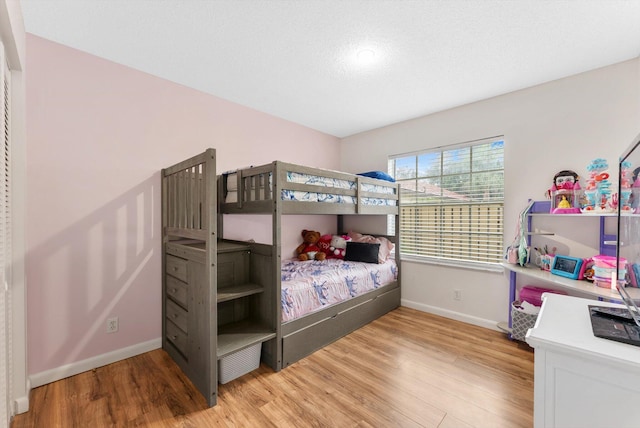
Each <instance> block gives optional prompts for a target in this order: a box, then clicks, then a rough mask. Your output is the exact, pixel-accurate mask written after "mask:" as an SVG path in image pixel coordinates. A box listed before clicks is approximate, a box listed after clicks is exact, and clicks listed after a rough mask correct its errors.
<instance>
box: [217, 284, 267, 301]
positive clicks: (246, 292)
mask: <svg viewBox="0 0 640 428" xmlns="http://www.w3.org/2000/svg"><path fill="white" fill-rule="evenodd" d="M263 291H264V288H263V287H262V286H261V285H256V284H242V285H234V286H231V287H224V288H220V289H218V303H221V302H226V301H228V300H233V299H239V298H240V297H246V296H251V295H252V294H258V293H262V292H263Z"/></svg>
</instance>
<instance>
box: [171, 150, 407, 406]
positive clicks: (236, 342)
mask: <svg viewBox="0 0 640 428" xmlns="http://www.w3.org/2000/svg"><path fill="white" fill-rule="evenodd" d="M288 172H299V173H303V174H319V175H322V176H327V177H332V178H335V179H339V180H350V181H355V182H356V183H357V186H356V188H355V189H336V188H331V189H330V188H321V187H318V186H309V185H305V184H299V183H289V182H287V178H286V177H287V173H288ZM237 174H238V177H239V179H238V184H239V189H238V190H239V198H238V202H237V203H233V204H232V203H225V202H224V200H222V199H219V196H222V195H223V193H224V187H223V184H224V181H225V180H226V178H227V177H226V176H225V175H222V176H217V175H216V152H215V149H207V150H206V151H205V152H204V153H201V154H199V155H197V156H194V157H192V158H189V159H187V160H185V161H182V162H179V163H177V164H175V165H172V166H170V167H168V168H165V169H163V170H162V172H161V182H162V189H161V193H162V272H163V275H162V347H163V349H164V350H166V352H167V353H168V354H169V355H170V356H171V357H172V358H173V360H174V361H175V362H176V363H177V364H178V366H179V367H180V368H181V369H182V370H183V372H184V373H185V374H186V375H187V376H188V377H189V378H190V379H191V381H192V382H193V383H194V385H195V386H196V387H197V388H198V390H199V391H200V392H201V393H202V394H203V395H204V397H205V399H206V400H207V402H208V403H209V405H210V406H214V405H215V404H216V402H217V388H218V381H219V380H220V379H221V376H220V373H219V364H218V362H219V361H222V360H224V359H228V357H230V356H233V355H234V354H240V353H242V352H243V351H245V350H248V349H249V348H252V347H254V346H256V345H260V349H261V351H260V352H261V360H262V361H263V362H264V363H266V364H268V365H269V366H270V367H272V368H273V369H274V370H276V371H279V370H281V369H282V368H284V367H287V366H288V365H290V364H292V363H294V362H295V361H298V360H299V359H300V358H303V357H304V356H306V355H309V354H310V353H312V352H314V351H315V350H317V349H320V348H322V347H323V346H325V345H327V344H329V343H331V342H332V341H334V340H336V339H338V338H340V337H342V336H344V335H346V334H348V333H350V332H351V331H353V330H355V329H357V328H359V327H361V326H362V325H364V324H366V323H368V322H370V321H372V320H374V319H376V318H378V317H380V316H381V315H383V314H385V313H386V312H388V311H390V310H392V309H394V308H396V307H398V306H399V305H400V277H399V274H398V278H397V280H396V281H394V282H393V283H391V284H387V285H385V286H382V287H380V288H377V289H374V290H372V291H369V292H367V293H365V294H362V295H359V296H357V297H354V298H352V299H350V300H347V301H344V302H341V303H338V304H335V305H332V306H329V307H327V308H326V309H323V310H320V311H318V312H314V313H311V314H309V315H306V316H304V317H301V318H298V319H295V320H292V321H289V322H285V323H282V322H281V316H282V308H281V302H280V297H281V261H282V248H281V221H282V215H286V214H334V215H337V217H338V231H340V230H341V229H342V226H341V224H342V223H341V221H340V220H341V219H342V215H353V214H363V215H373V214H376V215H388V214H392V215H395V216H396V234H395V236H386V237H387V238H388V239H390V240H391V241H392V242H395V243H396V244H397V242H398V240H397V236H398V224H399V222H398V218H397V216H398V196H399V186H398V185H397V184H395V183H389V182H386V181H382V180H375V179H371V178H367V177H360V176H355V175H351V174H345V173H340V172H335V171H328V170H319V169H315V168H308V167H303V166H298V165H293V164H288V163H283V162H279V161H276V162H273V163H271V164H268V165H264V166H261V167H255V168H249V169H243V170H240V171H238V172H237ZM270 177H271V178H270ZM260 183H262V184H260ZM365 183H369V184H377V185H380V186H386V187H390V188H392V193H391V194H377V193H376V192H367V191H364V190H363V189H362V186H363V185H364V184H365ZM260 187H262V190H261V189H260ZM283 189H284V190H293V191H309V192H323V191H327V192H331V193H333V194H338V195H342V196H347V197H356V198H357V200H358V202H359V203H358V204H337V203H326V202H296V201H283V200H281V199H280V198H279V196H280V194H281V190H283ZM274 196H277V197H274ZM363 198H384V199H390V200H393V201H394V205H393V206H369V205H365V204H362V203H360V202H362V200H363ZM245 213H249V214H257V213H259V214H271V215H272V223H273V228H272V230H273V237H272V239H273V240H272V244H262V243H253V242H251V243H250V242H240V241H231V240H222V239H220V238H219V237H220V236H221V235H222V234H221V233H220V232H221V231H222V226H223V224H222V223H223V221H222V220H223V214H245ZM379 236H385V235H379ZM245 254H248V255H249V256H248V259H249V260H248V261H247V262H246V263H245V262H241V261H239V260H240V259H241V257H238V256H241V255H245ZM243 260H246V258H245V259H243ZM243 263H244V264H243ZM396 264H397V266H398V268H399V266H400V261H399V258H398V252H397V251H396ZM398 272H399V269H398ZM229 309H230V310H229ZM234 311H235V312H236V313H233V312H234Z"/></svg>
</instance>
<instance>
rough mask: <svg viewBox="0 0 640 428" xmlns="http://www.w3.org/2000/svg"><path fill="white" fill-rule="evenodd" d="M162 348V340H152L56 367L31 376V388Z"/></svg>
mask: <svg viewBox="0 0 640 428" xmlns="http://www.w3.org/2000/svg"><path fill="white" fill-rule="evenodd" d="M161 347H162V339H161V338H157V339H152V340H149V341H147V342H143V343H138V344H135V345H132V346H128V347H126V348H122V349H118V350H115V351H112V352H107V353H106V354H102V355H96V356H95V357H91V358H87V359H86V360H82V361H77V362H75V363H71V364H67V365H64V366H60V367H56V368H55V369H51V370H45V371H43V372H40V373H35V374H32V375H31V376H29V380H30V381H31V387H32V388H36V387H38V386H42V385H45V384H47V383H51V382H55V381H57V380H60V379H64V378H66V377H69V376H73V375H77V374H78V373H82V372H86V371H88V370H93V369H95V368H98V367H102V366H106V365H107V364H111V363H115V362H117V361H120V360H124V359H126V358H131V357H134V356H136V355H140V354H144V353H145V352H149V351H153V350H154V349H158V348H161ZM27 405H28V404H27Z"/></svg>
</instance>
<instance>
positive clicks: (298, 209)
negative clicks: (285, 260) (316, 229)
mask: <svg viewBox="0 0 640 428" xmlns="http://www.w3.org/2000/svg"><path fill="white" fill-rule="evenodd" d="M234 173H235V174H236V179H237V196H238V197H237V201H236V202H231V203H226V202H225V189H226V180H227V177H228V176H227V175H225V174H223V175H221V176H220V177H219V179H218V189H219V194H218V200H219V205H218V207H219V209H218V214H219V223H218V229H219V230H220V234H221V235H222V231H223V227H224V225H223V221H222V215H223V214H271V216H272V232H273V237H272V243H273V259H272V263H273V267H272V269H271V271H272V273H273V276H272V278H271V281H270V282H271V284H270V287H271V288H272V289H273V290H275V293H276V294H277V296H280V294H281V274H280V266H281V262H282V248H281V224H282V216H283V215H288V214H331V215H337V216H338V230H337V232H338V233H343V232H344V230H343V216H345V215H394V216H396V221H395V225H396V230H395V235H393V236H389V235H380V234H376V235H377V236H384V237H386V238H387V239H389V240H390V241H391V242H393V243H395V244H396V245H397V244H398V242H399V239H398V235H399V219H398V214H399V195H400V187H399V185H398V184H397V183H392V182H388V181H384V180H379V179H374V178H369V177H364V176H359V175H354V174H348V173H344V172H338V171H331V170H325V169H318V168H311V167H306V166H300V165H295V164H291V163H286V162H281V161H274V162H272V163H270V164H267V165H262V166H257V167H250V168H246V169H240V170H237V171H234ZM290 173H299V174H309V175H313V176H318V177H328V178H330V179H336V180H347V181H352V182H355V183H356V186H355V187H354V188H348V189H344V188H335V187H322V186H317V185H313V184H302V183H295V182H290V181H288V180H287V176H288V174H290ZM366 184H372V185H376V186H383V187H386V188H391V189H392V193H378V192H375V191H373V192H372V191H366V190H364V189H363V187H365V185H366ZM282 191H298V192H310V193H326V194H332V195H340V196H343V197H350V198H351V197H352V198H355V199H356V201H357V203H355V204H351V203H329V202H308V201H293V200H282V199H281V197H280V195H281V192H282ZM365 198H374V199H385V200H390V201H393V205H367V204H365V203H363V200H364V199H365ZM359 232H363V231H359ZM395 257H396V264H397V267H398V278H397V280H396V281H394V282H392V283H390V284H387V285H385V286H383V287H380V288H377V289H375V290H371V291H369V292H367V293H364V294H362V295H359V296H356V297H354V298H352V299H350V300H347V301H344V302H341V303H338V304H335V305H331V306H328V307H327V308H326V309H322V310H320V311H318V312H314V313H311V314H308V315H306V316H303V317H301V318H298V319H294V320H291V321H288V322H285V323H282V322H281V321H280V320H281V315H282V314H281V306H280V305H279V304H278V305H277V308H276V314H275V316H276V320H277V331H276V338H275V339H274V340H272V341H270V342H269V343H268V344H267V343H265V344H264V345H263V352H264V351H265V350H266V351H267V352H266V354H267V355H268V356H269V357H268V359H265V360H264V361H265V362H266V363H267V364H269V365H270V366H271V367H272V368H273V369H274V370H276V371H278V370H280V369H282V368H285V367H287V366H288V365H290V364H292V363H294V362H296V361H298V360H299V359H301V358H303V357H305V356H307V355H309V354H311V353H313V352H314V351H316V350H318V349H320V348H322V347H324V346H326V345H327V344H329V343H331V342H333V341H335V340H337V339H339V338H340V337H342V336H345V335H346V334H349V333H350V332H352V331H354V330H356V329H358V328H360V327H361V326H363V325H365V324H367V323H369V322H371V321H373V320H375V319H377V318H379V317H380V316H382V315H384V314H385V313H387V312H389V311H391V310H393V309H395V308H397V307H398V306H400V259H399V251H396V252H395ZM278 302H279V300H278ZM265 345H266V349H265ZM263 357H264V355H263ZM263 359H264V358H263Z"/></svg>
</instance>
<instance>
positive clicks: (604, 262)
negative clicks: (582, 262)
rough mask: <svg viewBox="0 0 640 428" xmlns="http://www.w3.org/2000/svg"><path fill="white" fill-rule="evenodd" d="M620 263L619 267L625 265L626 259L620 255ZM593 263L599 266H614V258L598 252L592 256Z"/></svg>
mask: <svg viewBox="0 0 640 428" xmlns="http://www.w3.org/2000/svg"><path fill="white" fill-rule="evenodd" d="M620 264H621V265H622V266H620V268H621V269H623V268H624V267H625V266H626V265H627V259H625V258H623V257H620ZM593 265H594V266H597V267H600V268H615V267H616V258H615V257H613V256H605V255H603V254H598V255H597V256H593Z"/></svg>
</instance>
